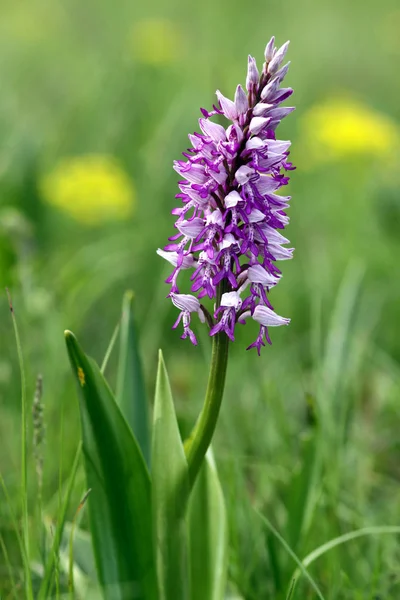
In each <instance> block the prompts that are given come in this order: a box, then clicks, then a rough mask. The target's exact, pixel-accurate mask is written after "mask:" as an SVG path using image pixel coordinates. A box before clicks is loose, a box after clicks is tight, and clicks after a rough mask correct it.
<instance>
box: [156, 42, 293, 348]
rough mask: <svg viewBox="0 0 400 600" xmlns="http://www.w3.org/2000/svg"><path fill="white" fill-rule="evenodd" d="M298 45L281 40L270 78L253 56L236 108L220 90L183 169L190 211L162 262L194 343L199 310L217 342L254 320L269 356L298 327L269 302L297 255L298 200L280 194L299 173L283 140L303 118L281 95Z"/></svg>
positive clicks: (270, 53) (185, 205) (270, 51)
mask: <svg viewBox="0 0 400 600" xmlns="http://www.w3.org/2000/svg"><path fill="white" fill-rule="evenodd" d="M288 45H289V42H287V43H286V44H284V45H283V46H282V47H281V48H279V49H277V48H276V47H275V38H271V40H270V41H269V42H268V44H267V46H266V48H265V52H264V55H265V63H264V65H263V69H262V72H261V73H260V72H259V71H258V69H257V65H256V61H255V59H254V58H253V57H252V56H249V58H248V70H247V77H246V86H245V88H243V87H242V86H241V85H238V86H237V88H236V92H235V96H234V99H233V100H231V99H229V98H227V97H225V96H224V95H223V94H222V93H221V92H220V91H217V93H216V95H217V99H218V103H217V105H214V106H213V110H212V111H207V110H206V109H201V112H202V114H203V117H202V118H200V119H199V126H200V130H201V133H194V134H193V135H189V140H190V143H191V145H192V147H191V148H189V149H188V150H187V151H186V152H184V154H183V156H184V160H178V161H175V164H174V169H175V170H176V171H177V173H178V174H179V176H180V177H181V178H182V179H181V181H180V182H179V188H180V193H179V194H178V195H177V198H179V199H180V200H181V202H182V205H181V206H180V207H178V208H174V209H173V211H172V213H173V214H174V215H175V216H176V217H177V220H176V223H175V228H176V231H177V233H176V234H175V235H173V236H172V237H171V238H169V241H170V243H169V244H168V245H167V246H165V247H164V249H163V250H158V254H159V255H160V256H161V257H162V258H164V259H165V260H167V261H168V262H169V263H171V264H172V265H173V267H174V270H173V272H172V273H171V275H170V276H169V277H168V279H167V282H168V283H169V284H170V285H171V291H170V294H169V296H170V298H171V300H172V302H173V304H174V305H175V306H176V307H177V308H178V309H179V310H180V314H179V317H178V319H177V321H176V323H175V324H174V328H175V327H177V326H178V324H179V323H180V322H181V321H182V324H183V335H182V338H187V337H188V338H189V339H190V340H191V342H192V343H193V344H197V340H196V337H195V335H194V333H193V331H192V330H191V328H190V320H191V315H192V313H194V312H196V313H197V314H198V315H199V317H200V320H201V321H202V322H205V321H206V322H207V324H208V325H209V327H210V335H211V336H213V335H216V334H217V333H219V332H224V333H225V334H226V335H227V336H228V337H229V338H230V339H231V340H232V341H233V340H234V339H235V337H234V333H235V326H236V324H237V323H245V322H246V319H247V318H248V317H251V318H252V319H253V320H255V321H256V322H257V323H259V325H260V331H259V334H258V336H257V339H256V340H255V342H254V343H253V344H251V345H250V346H249V348H257V351H258V353H259V354H260V350H261V347H262V346H265V341H266V342H267V343H269V344H270V343H271V340H270V338H269V334H268V327H277V326H279V325H287V324H288V323H289V321H290V320H289V319H285V318H283V317H280V316H279V315H277V314H276V313H275V312H274V310H273V307H272V306H271V303H270V301H269V297H268V296H269V291H270V289H271V288H272V287H274V286H275V285H277V283H279V281H280V279H281V272H280V270H279V269H278V267H277V266H276V264H275V263H276V262H277V261H279V260H288V259H290V258H292V254H293V248H286V247H285V245H286V244H288V243H289V240H288V239H287V238H286V237H284V236H283V235H282V231H283V229H285V226H286V225H287V224H288V222H289V218H288V216H287V215H286V209H287V208H288V206H289V201H290V196H284V195H282V194H281V193H280V191H281V190H280V189H281V188H282V187H283V186H285V185H287V183H288V182H289V177H288V176H287V175H286V174H285V172H287V171H291V170H293V169H294V167H293V165H292V164H291V162H290V161H289V159H288V157H289V148H290V142H289V141H281V140H278V139H277V138H276V133H275V132H276V129H277V127H278V125H279V123H280V121H281V120H282V119H283V118H285V117H286V116H287V115H288V114H290V113H291V112H292V111H293V110H294V108H292V107H282V106H281V104H282V102H284V101H285V100H286V99H287V98H289V97H290V96H291V94H292V92H293V90H292V89H291V88H284V87H281V84H282V81H283V79H284V78H285V76H286V74H287V71H288V67H289V64H286V65H284V66H282V63H283V60H284V58H285V55H286V52H287V49H288ZM215 117H216V118H217V120H218V121H220V120H221V119H226V120H228V122H229V123H228V125H227V126H226V127H225V126H223V125H221V123H220V122H218V123H217V122H215V121H213V120H212V118H215ZM187 269H190V270H192V271H193V273H192V275H191V278H190V279H191V283H192V287H191V290H192V292H193V293H194V294H196V295H190V294H181V293H179V288H178V283H177V280H178V276H179V275H180V273H181V271H182V270H187ZM207 297H208V298H209V299H210V300H213V299H217V305H216V306H214V307H209V309H208V310H207V308H206V307H205V306H203V305H202V304H200V300H201V299H202V298H207ZM218 299H220V300H218Z"/></svg>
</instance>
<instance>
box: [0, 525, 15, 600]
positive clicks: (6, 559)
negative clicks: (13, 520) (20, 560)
mask: <svg viewBox="0 0 400 600" xmlns="http://www.w3.org/2000/svg"><path fill="white" fill-rule="evenodd" d="M0 546H1V551H2V552H3V556H4V562H5V564H6V568H7V572H8V577H9V580H10V585H11V593H12V595H13V596H14V598H15V600H18V596H17V586H16V583H15V579H14V574H13V568H12V565H11V562H10V557H9V556H8V552H7V546H6V545H5V543H4V539H3V536H2V535H1V533H0Z"/></svg>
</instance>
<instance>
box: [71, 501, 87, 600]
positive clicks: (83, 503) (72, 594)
mask: <svg viewBox="0 0 400 600" xmlns="http://www.w3.org/2000/svg"><path fill="white" fill-rule="evenodd" d="M91 491H92V490H91V489H88V490H87V492H86V493H85V495H84V496H83V498H82V500H81V501H80V503H79V506H78V508H77V509H76V512H75V516H74V518H73V521H72V526H71V533H70V536H69V551H68V557H69V567H68V588H69V593H70V596H71V600H74V598H75V590H74V535H75V527H76V522H77V519H78V516H79V513H80V512H81V510H82V508H83V507H84V505H85V503H86V500H87V499H88V496H89V494H90V492H91Z"/></svg>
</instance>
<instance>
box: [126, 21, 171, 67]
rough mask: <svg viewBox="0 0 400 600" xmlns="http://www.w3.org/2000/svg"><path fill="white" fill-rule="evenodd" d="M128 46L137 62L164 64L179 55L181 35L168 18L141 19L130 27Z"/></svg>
mask: <svg viewBox="0 0 400 600" xmlns="http://www.w3.org/2000/svg"><path fill="white" fill-rule="evenodd" d="M129 47H130V51H131V52H132V53H133V56H134V58H135V59H136V60H137V61H138V62H141V63H144V64H146V65H156V66H157V65H166V64H169V63H173V62H174V61H175V60H176V59H177V58H178V57H179V56H180V53H181V47H182V36H181V32H180V29H179V28H178V27H177V25H176V24H175V23H173V22H172V21H170V20H168V19H143V20H141V21H138V22H137V23H135V24H134V26H133V27H132V30H131V34H130V37H129Z"/></svg>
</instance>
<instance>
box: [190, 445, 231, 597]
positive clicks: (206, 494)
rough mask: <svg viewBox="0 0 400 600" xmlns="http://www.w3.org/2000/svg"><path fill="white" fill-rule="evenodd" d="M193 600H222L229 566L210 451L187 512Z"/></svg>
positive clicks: (224, 524)
mask: <svg viewBox="0 0 400 600" xmlns="http://www.w3.org/2000/svg"><path fill="white" fill-rule="evenodd" d="M188 524H189V539H190V570H191V583H192V596H191V600H205V598H207V600H223V598H224V597H225V587H226V573H227V563H228V522H227V515H226V508H225V501H224V496H223V493H222V488H221V484H220V482H219V478H218V473H217V469H216V466H215V463H214V459H213V456H212V453H211V450H208V452H207V454H206V459H205V461H204V463H203V466H202V468H201V470H200V473H199V476H198V479H197V481H196V483H195V485H194V488H193V491H192V494H191V496H190V502H189V512H188Z"/></svg>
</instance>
